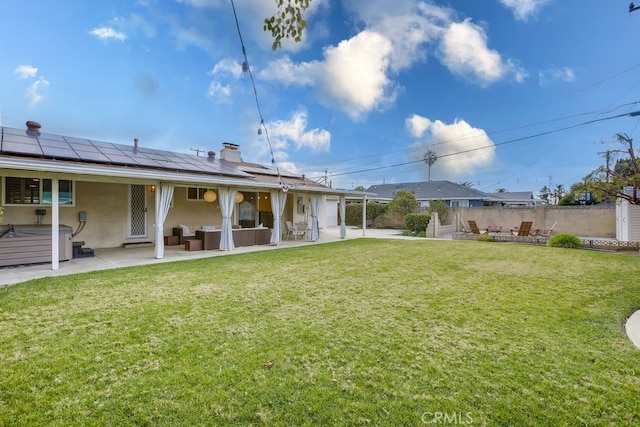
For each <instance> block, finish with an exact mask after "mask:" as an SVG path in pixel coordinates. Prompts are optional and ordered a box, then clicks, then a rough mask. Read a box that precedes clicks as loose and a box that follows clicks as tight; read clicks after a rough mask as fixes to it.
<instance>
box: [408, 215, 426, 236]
mask: <svg viewBox="0 0 640 427" xmlns="http://www.w3.org/2000/svg"><path fill="white" fill-rule="evenodd" d="M430 220H431V215H429V214H416V213H409V214H406V215H405V216H404V224H405V226H406V227H407V229H409V231H412V232H414V233H420V232H421V231H422V232H423V233H424V232H425V231H426V229H427V225H429V221H430Z"/></svg>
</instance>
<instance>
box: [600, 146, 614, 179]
mask: <svg viewBox="0 0 640 427" xmlns="http://www.w3.org/2000/svg"><path fill="white" fill-rule="evenodd" d="M598 154H604V160H605V162H606V163H607V170H606V174H607V178H606V181H605V182H607V183H609V175H610V173H611V169H610V168H611V151H610V150H607V151H598Z"/></svg>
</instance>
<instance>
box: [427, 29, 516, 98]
mask: <svg viewBox="0 0 640 427" xmlns="http://www.w3.org/2000/svg"><path fill="white" fill-rule="evenodd" d="M439 52H440V56H441V61H442V63H443V64H444V65H445V66H446V67H447V68H449V70H450V71H451V72H452V73H454V74H456V75H458V76H460V77H463V78H466V79H469V80H471V81H474V82H476V83H477V84H479V85H480V86H482V87H486V86H488V85H490V84H492V83H495V82H497V81H499V80H501V79H503V78H505V76H507V75H508V74H510V73H513V74H515V76H516V81H518V79H522V78H523V71H521V70H518V69H517V67H515V65H514V64H513V62H511V61H503V60H502V57H501V56H500V54H499V53H498V52H497V51H495V50H492V49H489V48H488V46H487V35H486V33H485V31H484V29H483V28H482V27H480V26H478V25H476V24H474V23H472V22H471V21H470V20H469V19H466V20H464V21H463V22H454V23H452V24H451V25H450V26H449V28H448V29H447V31H446V32H445V34H444V36H443V37H442V40H441V43H440V48H439Z"/></svg>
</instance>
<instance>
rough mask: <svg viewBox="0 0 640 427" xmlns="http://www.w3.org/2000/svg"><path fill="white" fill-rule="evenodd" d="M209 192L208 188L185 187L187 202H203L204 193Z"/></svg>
mask: <svg viewBox="0 0 640 427" xmlns="http://www.w3.org/2000/svg"><path fill="white" fill-rule="evenodd" d="M207 190H210V189H209V188H202V187H187V200H202V201H204V193H206V192H207Z"/></svg>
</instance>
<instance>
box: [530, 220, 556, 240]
mask: <svg viewBox="0 0 640 427" xmlns="http://www.w3.org/2000/svg"><path fill="white" fill-rule="evenodd" d="M556 225H558V221H556V222H554V223H553V225H552V226H551V228H550V229H548V230H547V231H544V230H541V229H539V228H537V229H536V231H534V232H533V233H532V235H533V236H542V237H549V236H551V233H552V232H553V229H554V228H556Z"/></svg>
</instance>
